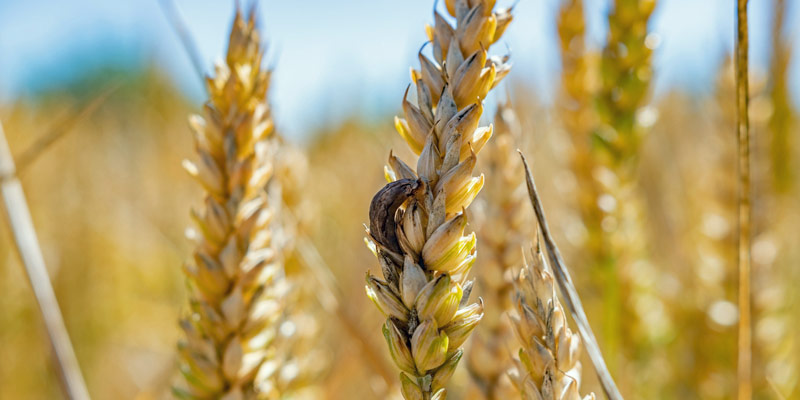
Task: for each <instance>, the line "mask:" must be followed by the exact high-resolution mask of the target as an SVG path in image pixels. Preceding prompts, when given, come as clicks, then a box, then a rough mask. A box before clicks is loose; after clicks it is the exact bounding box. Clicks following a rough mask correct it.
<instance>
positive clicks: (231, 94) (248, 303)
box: [174, 8, 287, 399]
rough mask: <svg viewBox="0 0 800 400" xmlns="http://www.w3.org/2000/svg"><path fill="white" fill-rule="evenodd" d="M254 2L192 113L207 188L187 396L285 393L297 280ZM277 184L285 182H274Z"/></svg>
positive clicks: (187, 322) (192, 290) (188, 336)
mask: <svg viewBox="0 0 800 400" xmlns="http://www.w3.org/2000/svg"><path fill="white" fill-rule="evenodd" d="M263 55H264V47H263V45H262V42H261V38H260V34H259V31H258V29H257V24H256V16H255V13H254V12H253V11H251V12H250V14H249V16H248V17H245V16H244V15H243V14H242V11H241V9H239V8H237V10H236V15H235V17H234V21H233V25H232V28H231V33H230V38H229V42H228V51H227V55H226V58H225V62H224V63H222V64H219V65H217V68H216V71H215V76H214V77H213V78H208V79H207V80H206V83H207V89H208V93H209V101H208V103H207V104H206V106H205V107H204V110H203V111H204V115H203V117H199V116H195V117H192V118H191V119H190V122H191V125H192V128H193V131H194V139H195V147H196V150H197V153H198V159H199V160H198V161H197V162H194V163H193V162H189V161H186V162H185V163H184V166H185V168H186V170H187V171H188V172H189V174H190V175H192V176H193V177H194V178H195V179H196V180H197V181H198V182H199V183H200V185H201V186H202V187H203V189H204V190H205V192H206V196H205V204H204V205H205V207H204V210H203V211H201V212H193V213H192V216H193V219H194V220H195V222H196V223H197V227H198V235H197V236H198V237H197V238H196V239H197V246H196V248H195V253H194V257H193V260H192V261H191V262H190V263H187V264H186V266H185V267H184V272H185V274H186V277H187V286H188V289H189V296H190V306H191V307H190V308H191V311H190V313H189V315H188V316H187V317H186V318H185V319H184V320H182V321H181V328H182V329H183V331H184V334H185V338H184V340H182V341H181V342H180V343H179V346H178V348H179V355H180V358H181V367H180V370H181V373H182V374H183V376H184V378H185V385H183V386H182V387H176V388H175V389H174V393H175V394H176V396H178V397H182V398H209V397H213V398H224V399H241V398H247V399H250V398H257V397H259V396H263V397H270V396H277V395H278V393H277V392H279V390H280V385H279V383H278V382H277V381H276V379H277V378H278V377H277V376H276V373H277V372H278V371H280V367H281V364H282V361H283V360H284V358H283V357H282V356H281V355H280V354H279V349H277V348H276V347H275V346H274V341H275V338H276V336H277V328H278V324H279V321H280V320H281V317H282V313H283V310H284V301H285V299H284V296H285V294H286V291H287V285H286V283H285V279H284V265H283V261H284V260H283V254H281V252H280V251H279V249H277V248H276V247H277V245H279V243H276V242H277V240H276V237H277V235H278V234H279V232H280V231H279V229H277V227H276V226H275V224H276V219H275V218H274V216H275V210H276V204H275V203H276V202H279V201H280V199H276V198H275V196H273V195H270V194H269V193H267V191H266V190H265V188H266V186H267V183H268V182H269V181H270V179H271V178H272V176H273V172H274V160H275V154H276V150H277V141H276V140H275V137H274V124H273V121H272V116H271V111H270V107H269V105H268V103H267V92H268V89H269V79H270V71H269V70H266V69H264V67H263V65H262V64H263V63H262V61H263ZM273 184H277V183H276V182H273Z"/></svg>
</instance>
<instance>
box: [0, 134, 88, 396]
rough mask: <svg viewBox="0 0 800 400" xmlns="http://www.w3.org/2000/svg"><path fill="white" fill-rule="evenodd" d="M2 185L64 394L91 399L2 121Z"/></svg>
mask: <svg viewBox="0 0 800 400" xmlns="http://www.w3.org/2000/svg"><path fill="white" fill-rule="evenodd" d="M0 187H1V189H2V194H3V204H4V205H5V208H4V209H5V211H6V216H7V217H8V223H9V226H10V228H11V233H12V235H13V236H14V243H16V246H17V252H18V253H19V256H20V258H21V259H22V264H23V265H24V266H25V272H26V274H27V276H28V282H30V284H31V287H32V288H33V294H34V296H35V297H36V302H37V304H38V306H39V311H40V312H41V314H42V320H43V321H44V326H45V329H46V330H47V336H48V338H49V339H50V346H51V347H52V350H53V355H55V367H56V369H57V371H58V377H59V379H60V382H61V386H62V389H63V390H64V395H65V396H66V397H67V398H68V399H70V400H88V399H89V391H88V390H87V389H86V383H85V382H84V380H83V376H82V375H81V369H80V366H79V365H78V359H77V358H76V357H75V351H74V350H73V349H72V343H71V342H70V340H69V333H67V328H66V326H64V318H63V317H62V316H61V310H60V309H59V307H58V300H57V299H56V295H55V292H54V291H53V286H52V285H51V284H50V277H49V276H48V275H47V268H46V267H45V264H44V257H43V256H42V250H41V248H40V247H39V240H38V239H37V237H36V230H35V229H34V227H33V221H32V220H31V213H30V211H29V210H28V204H27V202H26V200H25V193H24V192H23V191H22V185H21V184H20V182H19V179H17V176H16V167H15V165H14V159H13V158H12V157H11V151H10V150H9V147H8V142H7V141H6V136H5V133H4V132H3V125H2V123H0Z"/></svg>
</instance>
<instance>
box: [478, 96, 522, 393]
mask: <svg viewBox="0 0 800 400" xmlns="http://www.w3.org/2000/svg"><path fill="white" fill-rule="evenodd" d="M520 130H521V127H520V123H519V120H518V119H517V116H516V113H515V112H514V109H513V108H512V107H511V104H510V102H505V103H501V104H498V107H497V112H496V114H495V118H494V136H493V138H492V140H491V141H490V142H489V143H488V144H487V145H486V148H485V150H484V151H483V153H484V154H485V157H484V158H483V161H485V162H484V164H482V165H483V166H485V170H486V176H487V184H486V185H487V186H486V190H485V191H484V195H483V199H482V202H481V204H480V205H481V206H482V207H481V208H480V209H478V210H476V211H477V212H476V213H475V214H476V215H479V216H480V221H479V224H478V225H479V229H478V239H479V240H480V242H481V243H482V246H481V249H482V251H481V253H482V255H481V263H482V267H481V269H480V270H479V272H478V277H477V279H478V288H479V289H480V293H481V295H482V296H484V297H485V298H486V312H485V316H484V318H483V321H482V322H481V325H480V326H479V327H478V330H477V331H476V333H475V338H474V339H473V341H472V346H471V347H470V349H469V357H468V359H467V368H468V369H469V372H470V376H471V377H472V379H473V381H475V383H476V384H477V386H478V388H479V389H480V390H481V392H482V393H483V395H484V397H486V398H489V399H503V398H508V396H510V395H511V394H510V393H512V392H513V388H512V387H511V385H510V384H509V383H510V382H508V380H507V379H506V371H507V370H508V368H509V365H510V362H511V359H510V355H509V352H508V348H509V344H510V342H511V340H510V339H511V336H512V335H511V330H510V329H509V328H510V327H509V325H508V323H507V321H505V320H504V318H503V315H504V314H505V312H506V311H508V310H510V309H511V308H512V303H511V293H512V292H513V285H512V279H511V278H512V271H513V270H515V269H518V268H519V267H520V266H521V265H522V263H523V262H522V251H521V250H522V249H523V248H524V247H525V246H527V245H528V242H529V240H530V236H529V232H528V229H527V225H526V224H525V220H526V211H528V208H527V207H526V206H525V186H524V183H523V182H522V181H521V180H520V179H519V178H520V176H521V175H522V163H521V161H520V160H519V159H518V158H517V157H514V156H513V154H514V150H515V148H516V147H517V146H518V142H519V140H520V133H521V132H520Z"/></svg>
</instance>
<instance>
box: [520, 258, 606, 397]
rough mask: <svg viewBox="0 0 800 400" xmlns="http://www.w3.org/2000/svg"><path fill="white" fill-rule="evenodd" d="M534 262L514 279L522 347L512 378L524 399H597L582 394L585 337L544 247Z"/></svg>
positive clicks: (590, 395)
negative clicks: (572, 319)
mask: <svg viewBox="0 0 800 400" xmlns="http://www.w3.org/2000/svg"><path fill="white" fill-rule="evenodd" d="M531 261H532V262H531V264H530V265H525V267H523V268H522V270H521V271H520V273H519V276H518V277H517V278H516V279H515V281H514V288H515V289H516V295H515V300H516V302H515V308H516V315H511V316H510V318H511V322H512V325H513V327H514V333H516V336H517V340H518V341H519V345H520V346H521V348H520V349H519V359H517V360H515V361H516V364H517V365H516V368H515V369H514V370H512V371H510V376H511V377H512V381H513V382H514V384H515V385H516V387H517V389H518V390H519V392H520V394H521V395H522V398H523V399H531V400H534V399H535V400H540V399H558V400H561V399H563V400H581V399H584V400H587V399H594V398H595V396H594V393H590V394H588V395H586V396H584V397H581V395H580V394H579V390H580V386H581V362H580V357H581V352H582V351H583V345H582V344H581V337H580V335H578V333H576V332H572V330H571V329H570V328H569V324H568V322H567V318H566V316H565V315H564V309H563V307H562V306H561V302H560V301H559V300H558V297H557V296H556V292H555V287H554V282H553V274H552V272H551V271H550V269H549V267H548V265H547V262H546V261H545V259H544V255H543V254H542V252H541V249H539V248H537V250H536V253H535V254H533V259H532V260H531Z"/></svg>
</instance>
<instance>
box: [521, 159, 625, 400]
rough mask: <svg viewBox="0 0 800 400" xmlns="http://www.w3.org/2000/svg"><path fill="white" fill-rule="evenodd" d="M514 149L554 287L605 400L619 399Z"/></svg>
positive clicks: (528, 176)
mask: <svg viewBox="0 0 800 400" xmlns="http://www.w3.org/2000/svg"><path fill="white" fill-rule="evenodd" d="M517 151H518V152H519V156H520V157H522V163H523V165H524V166H525V181H526V183H527V185H528V196H529V197H530V200H531V205H532V206H533V211H534V212H535V213H536V219H537V221H538V223H539V228H540V229H541V232H542V239H543V241H544V247H545V250H546V251H547V255H548V258H549V259H550V263H551V265H552V267H553V273H554V275H555V278H556V282H558V287H559V289H560V290H561V294H562V295H563V296H564V300H565V301H566V303H567V307H568V308H569V311H570V313H572V316H573V317H574V318H575V325H577V326H578V331H579V332H580V333H581V337H582V338H583V341H584V345H585V346H586V352H587V353H588V354H589V358H590V359H591V360H592V364H593V365H594V370H595V372H596V373H597V377H598V379H599V380H600V385H601V386H602V387H603V391H604V392H605V394H606V398H608V399H609V400H622V394H621V393H620V392H619V389H617V385H616V383H614V378H612V377H611V372H609V371H608V367H607V366H606V362H605V360H604V359H603V354H602V353H601V352H600V346H599V345H598V344H597V339H596V338H595V336H594V333H593V332H592V327H591V326H590V325H589V319H588V318H586V312H585V311H584V310H583V304H582V303H581V299H580V297H579V296H578V291H577V289H575V285H574V284H573V283H572V277H571V276H570V274H569V270H568V269H567V266H566V264H565V263H564V260H563V259H562V257H561V252H560V251H559V250H558V246H556V243H555V241H554V240H553V236H552V235H551V234H550V227H549V226H548V225H547V219H546V218H545V216H544V211H543V210H542V201H541V199H540V198H539V193H538V192H537V191H536V183H535V182H534V180H533V175H531V170H530V168H528V161H527V160H526V159H525V156H524V155H523V154H522V152H521V151H519V150H517Z"/></svg>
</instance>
